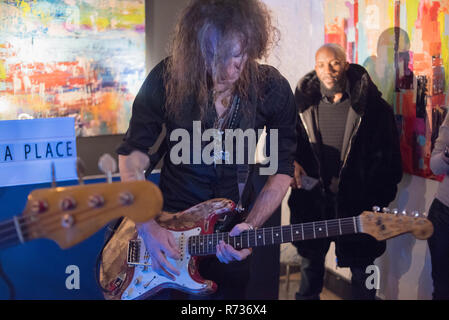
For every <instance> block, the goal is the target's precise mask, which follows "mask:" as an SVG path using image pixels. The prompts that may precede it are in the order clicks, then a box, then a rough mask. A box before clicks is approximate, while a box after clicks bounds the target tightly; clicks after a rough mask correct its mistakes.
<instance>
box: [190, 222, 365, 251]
mask: <svg viewBox="0 0 449 320" xmlns="http://www.w3.org/2000/svg"><path fill="white" fill-rule="evenodd" d="M359 232H361V227H360V219H359V217H352V218H343V219H335V220H326V221H319V222H310V223H303V224H295V225H289V226H279V227H270V228H261V229H257V230H251V231H244V232H242V233H241V234H240V235H239V236H236V237H231V236H230V235H229V233H214V234H206V235H199V236H192V237H190V238H189V241H188V250H189V253H190V255H192V256H207V255H214V254H215V253H216V246H217V245H218V243H219V242H220V241H224V242H225V243H227V244H229V245H231V246H232V247H233V248H235V249H237V250H240V249H245V248H253V247H260V246H268V245H275V244H281V243H287V242H293V241H303V240H312V239H320V238H327V237H333V236H341V235H345V234H353V233H359Z"/></svg>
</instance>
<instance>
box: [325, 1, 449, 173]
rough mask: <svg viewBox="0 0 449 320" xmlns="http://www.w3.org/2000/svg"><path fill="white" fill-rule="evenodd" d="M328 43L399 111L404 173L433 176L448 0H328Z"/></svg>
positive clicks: (443, 109)
mask: <svg viewBox="0 0 449 320" xmlns="http://www.w3.org/2000/svg"><path fill="white" fill-rule="evenodd" d="M324 11H325V38H326V42H334V43H338V44H340V45H342V46H343V47H344V48H345V49H346V51H347V53H348V57H349V60H350V61H351V62H354V63H358V64H361V65H363V66H365V67H366V68H367V70H368V72H369V73H370V75H371V77H372V79H373V81H374V82H375V83H376V85H377V86H378V87H379V89H380V90H381V91H382V93H383V97H384V98H385V100H387V101H388V102H389V103H390V104H391V105H392V106H393V107H394V110H395V114H396V118H397V125H398V129H399V132H400V133H401V154H402V158H403V166H404V171H405V172H407V173H410V174H413V175H418V176H422V177H426V178H436V179H440V177H434V176H433V174H432V172H431V170H430V166H429V164H430V156H431V152H432V150H433V146H434V143H435V140H436V138H437V137H438V130H439V127H440V125H441V123H442V121H443V119H444V117H445V115H446V113H447V106H448V95H447V94H446V92H447V89H448V80H449V75H448V72H447V70H448V64H449V42H448V40H449V0H441V1H432V0H414V1H410V0H407V1H406V0H326V1H325V8H324Z"/></svg>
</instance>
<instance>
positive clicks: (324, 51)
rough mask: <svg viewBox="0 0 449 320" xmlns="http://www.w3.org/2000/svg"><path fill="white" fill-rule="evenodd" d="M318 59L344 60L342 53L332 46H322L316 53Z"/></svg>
mask: <svg viewBox="0 0 449 320" xmlns="http://www.w3.org/2000/svg"><path fill="white" fill-rule="evenodd" d="M315 60H316V61H328V60H340V61H342V60H344V59H343V57H341V55H339V54H338V52H337V50H335V49H332V48H327V47H324V48H321V49H319V50H318V51H317V53H316V55H315Z"/></svg>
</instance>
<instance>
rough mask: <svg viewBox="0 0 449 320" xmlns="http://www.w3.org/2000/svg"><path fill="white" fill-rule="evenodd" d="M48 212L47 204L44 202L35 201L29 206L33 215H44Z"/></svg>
mask: <svg viewBox="0 0 449 320" xmlns="http://www.w3.org/2000/svg"><path fill="white" fill-rule="evenodd" d="M47 210H48V203H47V201H45V200H36V201H34V202H33V203H32V204H31V212H32V213H34V214H39V213H44V212H45V211H47Z"/></svg>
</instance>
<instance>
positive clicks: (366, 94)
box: [296, 64, 381, 116]
mask: <svg viewBox="0 0 449 320" xmlns="http://www.w3.org/2000/svg"><path fill="white" fill-rule="evenodd" d="M346 77H347V80H348V81H347V85H348V86H349V89H348V91H349V96H350V99H351V107H352V109H354V111H355V112H356V113H357V114H358V115H359V116H363V115H364V113H365V109H366V104H367V101H369V99H371V98H377V97H379V96H381V93H380V92H379V90H378V89H377V87H376V86H375V85H374V83H373V82H372V80H371V78H370V76H369V74H368V72H367V71H366V70H365V68H363V67H362V66H360V65H357V64H350V65H349V69H348V71H347V72H346ZM296 95H297V103H298V107H299V111H300V112H304V111H306V110H307V109H309V108H310V107H312V106H315V105H318V104H319V103H320V101H321V99H322V94H321V90H320V80H319V79H318V76H317V74H316V72H315V71H312V72H310V73H308V74H307V75H306V76H304V78H302V79H301V80H300V82H299V84H298V86H297V89H296Z"/></svg>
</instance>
